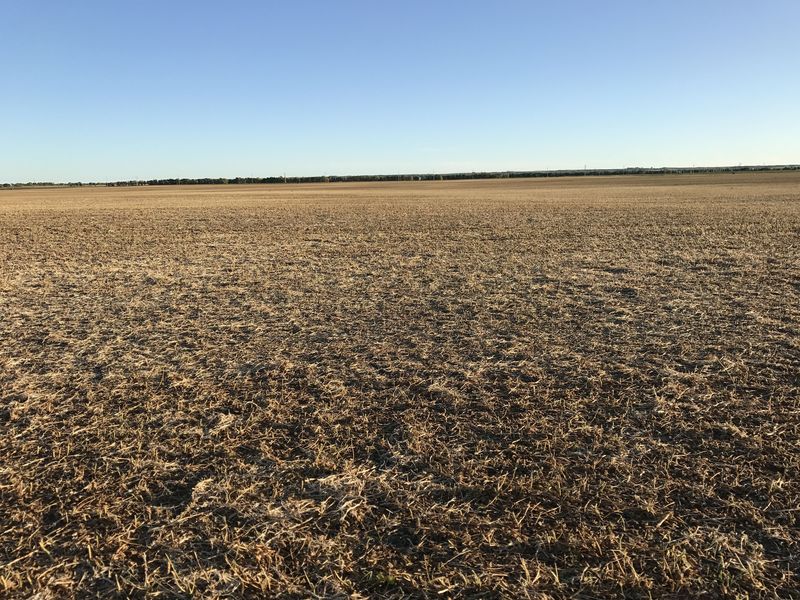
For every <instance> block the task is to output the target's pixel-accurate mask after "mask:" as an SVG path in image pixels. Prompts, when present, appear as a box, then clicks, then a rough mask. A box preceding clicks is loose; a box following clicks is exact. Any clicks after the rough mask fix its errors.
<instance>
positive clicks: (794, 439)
mask: <svg viewBox="0 0 800 600" xmlns="http://www.w3.org/2000/svg"><path fill="white" fill-rule="evenodd" d="M799 234H800V175H798V174H773V175H769V174H752V175H746V174H737V175H723V176H720V175H714V176H699V175H698V176H680V177H678V176H675V177H668V176H664V177H625V178H570V179H558V180H493V181H471V182H454V183H450V182H411V183H398V184H388V183H387V184H364V185H361V184H359V185H355V184H354V185H348V184H331V185H302V186H220V187H203V186H200V187H160V188H156V187H154V188H91V189H88V188H82V189H68V190H67V189H58V190H55V189H47V190H32V189H29V190H16V191H6V192H0V595H3V596H4V597H9V598H15V597H28V596H30V595H31V594H33V593H36V592H40V593H41V594H42V595H41V597H42V598H47V597H53V598H61V597H72V596H80V597H85V596H101V597H114V596H125V597H128V596H134V597H150V596H152V597H155V596H156V595H158V594H161V595H162V596H163V597H189V596H203V597H253V596H259V595H284V596H297V597H308V596H311V595H314V594H316V595H319V596H322V597H348V596H355V597H358V596H359V595H360V596H371V597H403V596H419V595H435V594H441V595H447V594H450V595H461V596H481V595H485V596H487V597H496V596H512V597H534V598H536V597H542V598H543V597H548V596H553V597H574V596H577V597H587V598H588V597H596V596H608V595H626V596H628V597H648V596H649V595H653V596H659V597H676V598H677V597H685V596H698V595H701V594H702V593H703V592H708V593H710V594H711V595H712V596H728V597H736V596H737V595H738V596H742V595H744V594H749V595H750V597H797V596H796V594H797V589H798V587H800V572H799V569H800V541H798V540H800V531H799V529H800V527H799V524H800V523H799V522H798V519H799V517H800V515H799V514H798V512H799V511H798V506H800V484H799V483H798V473H799V472H800V450H799V449H798V448H799V447H800V427H799V425H800V412H799V411H798V408H800V407H799V406H798V405H799V404H800V402H799V401H798V397H799V395H800V392H799V389H798V388H800V377H799V375H798V373H800V341H799V340H800V336H798V331H800V329H799V328H800V308H799V307H800V235H799Z"/></svg>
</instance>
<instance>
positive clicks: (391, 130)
mask: <svg viewBox="0 0 800 600" xmlns="http://www.w3.org/2000/svg"><path fill="white" fill-rule="evenodd" d="M0 22H1V23H2V30H1V31H0V66H2V70H1V71H0V72H2V83H1V84H0V181H2V182H14V181H30V180H52V181H76V180H83V181H106V180H117V179H147V178H155V177H206V176H208V177H223V176H225V177H234V176H247V175H258V176H271V175H279V174H282V173H284V172H285V173H286V174H288V175H320V174H355V173H397V172H449V171H473V170H505V169H545V168H549V169H555V168H575V167H579V168H582V167H583V166H584V165H588V166H589V167H624V166H634V165H636V166H647V167H649V166H664V165H675V166H682V165H689V166H691V165H692V164H697V165H722V164H738V163H744V164H767V163H773V164H774V163H800V2H798V1H797V0H764V1H762V2H752V1H747V2H744V1H737V0H727V1H717V0H697V1H693V2H689V1H685V2H684V1H666V0H663V1H652V2H651V1H649V0H647V1H644V0H636V1H616V2H615V1H613V0H609V1H608V2H599V1H596V0H592V1H588V0H587V1H563V2H562V1H559V2H553V1H550V2H534V1H532V0H531V1H501V0H498V1H488V0H487V1H483V2H475V1H469V0H467V1H451V2H445V1H436V0H427V1H415V0H414V1H410V0H404V1H403V2H399V1H395V2H389V1H381V0H371V1H367V0H364V1H346V0H337V1H332V0H325V1H323V0H320V1H317V2H312V1H296V0H293V1H291V2H287V1H283V2H257V1H236V0H227V1H225V2H222V1H215V2H207V1H202V0H192V1H183V0H181V1H178V0H158V1H151V0H146V1H137V0H127V1H112V0H103V1H89V0H73V1H70V2H65V1H63V0H57V1H56V0H51V1H42V0H0Z"/></svg>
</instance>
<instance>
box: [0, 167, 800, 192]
mask: <svg viewBox="0 0 800 600" xmlns="http://www.w3.org/2000/svg"><path fill="white" fill-rule="evenodd" d="M797 170H800V165H767V166H764V165H759V166H736V167H659V168H644V167H629V168H625V169H562V170H557V171H473V172H469V173H444V174H436V173H416V174H402V175H320V176H313V177H234V178H232V179H229V178H225V177H217V178H213V177H204V178H201V179H185V178H180V179H178V178H175V179H148V180H146V181H143V180H132V181H112V182H108V183H83V182H80V181H79V182H72V183H52V182H29V183H4V184H0V187H3V188H17V187H79V186H98V185H99V186H109V187H120V186H140V185H238V184H247V183H261V184H264V183H266V184H273V183H274V184H278V183H335V182H347V181H349V182H357V181H361V182H370V181H453V180H459V179H508V178H521V177H579V176H580V177H582V176H598V175H668V174H687V173H742V172H752V171H797Z"/></svg>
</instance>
